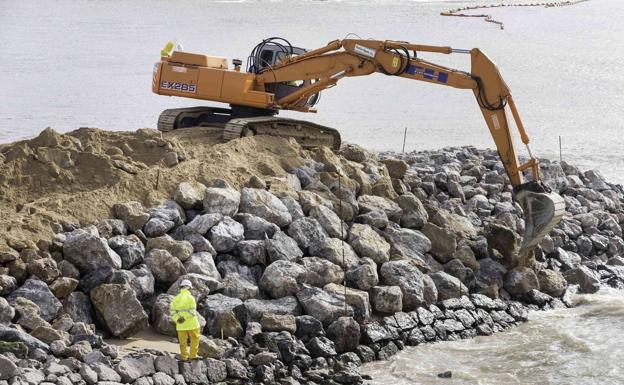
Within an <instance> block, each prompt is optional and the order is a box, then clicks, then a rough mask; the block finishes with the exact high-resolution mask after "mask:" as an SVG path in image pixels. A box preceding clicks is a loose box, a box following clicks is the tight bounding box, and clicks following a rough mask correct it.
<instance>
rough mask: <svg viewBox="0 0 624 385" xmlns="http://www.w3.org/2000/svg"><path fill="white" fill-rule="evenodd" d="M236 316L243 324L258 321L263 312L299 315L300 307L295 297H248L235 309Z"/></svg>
mask: <svg viewBox="0 0 624 385" xmlns="http://www.w3.org/2000/svg"><path fill="white" fill-rule="evenodd" d="M235 312H236V318H238V319H239V320H241V322H243V324H245V325H246V324H247V323H249V322H260V319H262V315H263V314H264V313H273V314H290V315H294V316H298V315H301V307H300V305H299V302H297V298H295V297H284V298H280V299H274V300H266V299H249V300H247V301H245V302H244V303H243V304H242V306H238V307H236V309H235Z"/></svg>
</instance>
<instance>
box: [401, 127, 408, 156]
mask: <svg viewBox="0 0 624 385" xmlns="http://www.w3.org/2000/svg"><path fill="white" fill-rule="evenodd" d="M405 139H407V127H405V131H403V150H401V153H405Z"/></svg>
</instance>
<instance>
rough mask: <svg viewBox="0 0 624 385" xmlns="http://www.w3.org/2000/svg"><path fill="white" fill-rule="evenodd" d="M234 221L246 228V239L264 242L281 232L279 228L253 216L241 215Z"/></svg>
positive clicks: (237, 215)
mask: <svg viewBox="0 0 624 385" xmlns="http://www.w3.org/2000/svg"><path fill="white" fill-rule="evenodd" d="M234 219H235V220H236V221H237V222H240V223H241V224H242V225H243V227H244V228H245V239H247V240H256V241H263V240H264V239H266V238H267V237H268V238H272V237H273V235H274V234H275V233H276V232H278V231H280V229H279V226H277V225H276V224H275V223H271V222H269V221H267V220H266V219H264V218H260V217H258V216H255V215H253V214H247V213H239V214H236V216H235V217H234Z"/></svg>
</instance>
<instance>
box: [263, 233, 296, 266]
mask: <svg viewBox="0 0 624 385" xmlns="http://www.w3.org/2000/svg"><path fill="white" fill-rule="evenodd" d="M264 242H265V248H266V253H267V256H268V259H269V261H268V262H269V263H273V262H275V261H279V260H285V261H296V260H298V259H300V258H301V257H303V251H301V249H300V248H299V246H298V245H297V242H296V241H295V240H294V239H292V238H291V237H289V236H288V235H287V234H286V233H284V232H282V231H277V232H276V233H275V234H274V235H273V238H270V239H266V240H265V241H264Z"/></svg>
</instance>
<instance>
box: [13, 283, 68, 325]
mask: <svg viewBox="0 0 624 385" xmlns="http://www.w3.org/2000/svg"><path fill="white" fill-rule="evenodd" d="M18 297H22V298H26V299H28V300H30V301H32V302H34V303H35V304H36V305H37V306H39V309H40V310H41V317H42V318H43V319H44V320H46V321H48V322H49V321H52V320H53V319H54V318H56V316H57V315H58V314H59V312H60V311H61V309H62V308H63V305H62V304H61V302H60V301H59V300H58V299H57V298H56V297H55V296H54V294H52V292H51V291H50V289H49V288H48V285H46V284H45V283H44V282H42V281H40V280H38V279H32V278H31V279H28V280H26V282H24V284H23V285H22V287H20V288H19V289H17V290H15V291H13V292H12V293H11V294H10V295H9V296H8V297H7V299H8V300H9V302H10V303H12V302H14V301H15V300H16V299H17V298H18Z"/></svg>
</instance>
